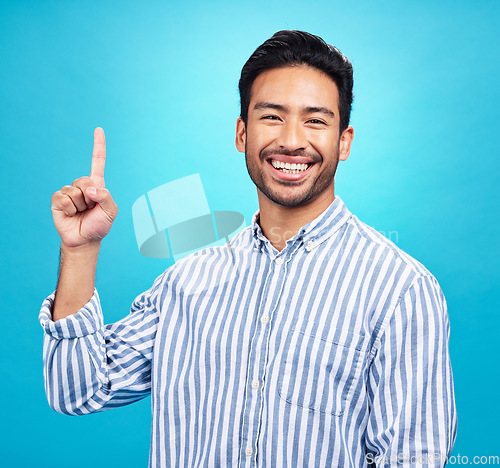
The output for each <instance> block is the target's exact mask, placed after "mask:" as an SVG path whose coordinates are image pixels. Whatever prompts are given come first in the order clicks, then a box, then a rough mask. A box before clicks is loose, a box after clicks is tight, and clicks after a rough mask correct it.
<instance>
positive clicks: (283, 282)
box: [39, 196, 456, 468]
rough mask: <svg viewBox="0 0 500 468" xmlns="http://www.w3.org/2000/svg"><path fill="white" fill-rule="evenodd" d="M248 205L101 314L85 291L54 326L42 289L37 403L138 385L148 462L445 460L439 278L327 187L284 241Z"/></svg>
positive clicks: (446, 391)
mask: <svg viewBox="0 0 500 468" xmlns="http://www.w3.org/2000/svg"><path fill="white" fill-rule="evenodd" d="M258 213H259V212H257V213H256V214H255V215H254V218H253V222H252V225H251V226H249V227H247V228H246V229H244V230H243V231H241V232H240V233H239V234H237V235H236V236H235V237H233V238H232V239H231V240H230V241H229V242H228V243H227V244H226V245H225V246H223V247H210V248H207V249H204V250H202V251H199V252H196V253H194V254H192V255H190V256H188V257H186V258H184V259H182V260H180V261H178V262H177V263H176V264H175V265H173V266H172V267H170V268H169V269H167V270H166V271H165V272H164V273H163V274H162V275H160V276H159V277H158V278H157V279H156V281H155V282H154V284H153V286H152V287H151V289H149V290H148V291H146V292H144V293H143V294H141V295H139V296H138V297H137V298H136V299H135V301H134V302H133V304H132V307H131V311H130V314H129V315H128V316H126V317H125V318H124V319H122V320H120V321H118V322H116V323H114V324H110V325H103V316H102V311H101V307H100V304H99V297H98V294H97V291H95V292H94V295H93V297H92V298H91V299H90V301H89V302H88V303H87V304H86V305H85V306H84V307H83V308H82V309H80V310H79V311H78V312H77V313H76V314H74V315H70V316H69V317H67V318H65V319H62V320H58V321H57V322H53V321H52V320H51V307H52V304H53V298H54V295H51V296H49V297H48V298H47V299H46V300H45V301H44V303H43V306H42V309H41V312H40V317H39V318H40V322H41V324H42V326H43V328H44V330H45V335H44V376H45V387H46V392H47V397H48V400H49V403H50V406H51V407H52V408H53V409H54V410H56V411H58V412H60V413H64V414H73V415H79V414H87V413H92V412H96V411H102V410H106V409H110V408H114V407H118V406H122V405H126V404H129V403H131V402H133V401H136V400H139V399H141V398H143V397H145V396H147V395H150V394H151V398H152V438H151V449H150V466H151V467H170V466H172V467H174V466H176V467H202V466H203V467H218V466H220V467H235V466H238V467H245V468H246V467H252V466H259V467H273V468H275V467H327V466H328V467H330V466H333V467H356V468H358V467H365V466H370V465H371V464H372V463H373V464H375V463H376V464H377V466H379V465H391V464H392V465H396V466H401V460H403V459H405V457H406V458H407V459H408V460H414V459H419V460H420V462H424V463H421V465H422V466H427V465H430V466H442V465H443V464H444V459H445V457H446V456H448V455H449V454H450V452H451V450H452V447H453V443H454V441H455V435H456V413H455V401H454V391H453V380H452V371H451V365H450V359H449V353H448V339H449V322H448V314H447V308H446V302H445V299H444V296H443V293H442V292H441V289H440V287H439V285H438V283H437V281H436V279H435V278H434V277H433V276H432V275H431V274H430V273H429V271H428V270H426V269H425V267H424V266H422V265H421V264H420V263H419V262H417V261H416V260H414V259H413V258H411V257H410V256H409V255H407V254H406V253H404V252H403V251H401V250H400V249H399V248H398V247H396V246H395V245H394V244H393V243H392V242H390V241H389V240H388V239H386V238H385V237H383V236H382V235H381V234H379V233H377V232H376V231H375V230H374V229H372V228H370V227H369V226H367V225H366V224H364V223H362V222H361V221H360V220H359V219H358V218H357V217H356V216H354V215H353V214H351V213H350V211H349V210H348V209H347V207H346V206H345V204H344V203H343V202H342V200H341V199H340V197H338V196H336V197H335V199H334V201H333V203H332V204H331V205H330V207H329V208H328V209H327V210H326V211H324V212H323V213H322V214H321V215H320V216H319V217H318V218H316V219H315V220H313V221H312V222H310V223H309V224H307V225H305V226H304V227H302V228H301V229H300V231H299V232H298V233H297V234H296V235H295V236H294V237H292V238H291V239H289V240H288V241H287V242H286V247H285V248H284V249H283V250H282V251H281V252H279V251H277V250H276V249H275V248H274V247H273V246H272V245H271V243H270V242H269V240H268V239H266V237H265V236H264V235H263V233H262V231H261V228H260V226H259V224H258V223H257V219H258ZM411 457H414V458H413V459H412V458H411ZM434 463H435V465H434ZM405 464H406V465H409V464H410V461H408V462H407V463H405ZM372 466H374V465H372ZM419 466H420V465H419Z"/></svg>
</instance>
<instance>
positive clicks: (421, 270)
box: [348, 215, 432, 279]
mask: <svg viewBox="0 0 500 468" xmlns="http://www.w3.org/2000/svg"><path fill="white" fill-rule="evenodd" d="M348 223H349V225H350V228H351V229H352V231H354V232H355V233H356V234H357V235H358V236H360V238H361V239H363V241H364V242H365V243H366V244H367V246H369V247H370V250H371V251H373V250H375V251H376V252H377V253H378V255H379V256H380V259H381V260H385V261H390V260H392V261H393V262H395V263H396V264H397V266H398V267H399V268H403V269H404V270H406V271H407V272H408V274H410V275H411V276H412V277H415V279H416V278H420V277H426V276H432V274H431V273H430V271H429V270H428V269H427V268H426V267H425V266H424V265H423V264H422V263H420V262H419V261H418V260H416V259H415V258H413V257H412V256H411V255H409V254H408V253H406V252H405V251H404V250H402V249H401V248H400V247H398V246H397V245H396V244H395V243H394V242H392V241H391V240H390V239H388V238H387V237H386V236H384V235H383V234H381V233H380V232H378V231H377V230H375V229H374V228H372V227H371V226H369V225H368V224H366V223H364V222H363V221H361V220H360V219H359V218H358V217H357V216H355V215H352V216H351V217H350V219H349V221H348Z"/></svg>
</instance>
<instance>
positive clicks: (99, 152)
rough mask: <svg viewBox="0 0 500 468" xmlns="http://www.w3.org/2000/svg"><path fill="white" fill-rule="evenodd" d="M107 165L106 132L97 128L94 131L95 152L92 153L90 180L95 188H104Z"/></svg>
mask: <svg viewBox="0 0 500 468" xmlns="http://www.w3.org/2000/svg"><path fill="white" fill-rule="evenodd" d="M105 163H106V138H105V137H104V130H103V129H102V128H100V127H97V128H96V129H95V130H94V150H93V152H92V168H91V170H90V178H91V179H92V182H94V186H95V187H98V188H104V164H105Z"/></svg>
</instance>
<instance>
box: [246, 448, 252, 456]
mask: <svg viewBox="0 0 500 468" xmlns="http://www.w3.org/2000/svg"><path fill="white" fill-rule="evenodd" d="M245 453H246V454H247V455H248V456H250V455H252V454H253V448H252V447H248V448H247V449H246V450H245Z"/></svg>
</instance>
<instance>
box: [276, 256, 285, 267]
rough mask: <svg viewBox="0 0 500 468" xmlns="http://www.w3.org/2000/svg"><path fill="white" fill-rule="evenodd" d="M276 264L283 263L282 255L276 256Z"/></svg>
mask: <svg viewBox="0 0 500 468" xmlns="http://www.w3.org/2000/svg"><path fill="white" fill-rule="evenodd" d="M275 262H276V265H283V257H278V258H277V259H276V260H275Z"/></svg>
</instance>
